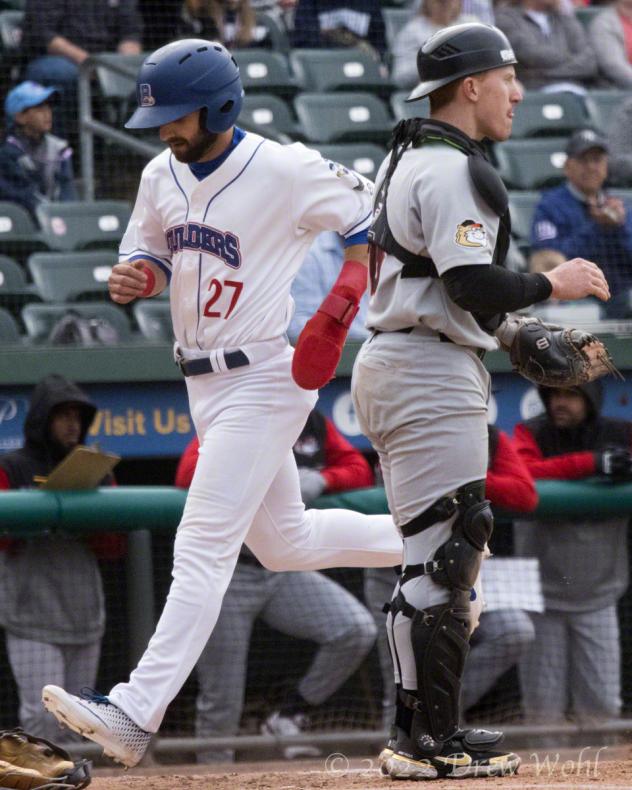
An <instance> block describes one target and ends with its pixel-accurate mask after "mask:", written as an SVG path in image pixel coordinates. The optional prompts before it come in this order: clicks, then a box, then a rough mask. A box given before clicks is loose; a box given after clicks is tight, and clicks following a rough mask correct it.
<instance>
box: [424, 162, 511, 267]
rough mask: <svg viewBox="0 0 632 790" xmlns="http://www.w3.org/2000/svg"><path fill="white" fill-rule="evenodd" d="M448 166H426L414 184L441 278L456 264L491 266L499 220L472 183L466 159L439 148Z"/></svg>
mask: <svg viewBox="0 0 632 790" xmlns="http://www.w3.org/2000/svg"><path fill="white" fill-rule="evenodd" d="M435 151H436V154H435V156H436V157H437V158H441V159H445V162H444V165H445V166H440V163H438V162H436V161H435V163H434V167H430V168H424V171H423V173H422V174H421V175H420V177H419V178H418V179H416V181H415V184H414V189H415V192H416V195H415V197H416V201H414V202H416V203H417V209H418V211H419V215H420V217H421V228H422V235H423V239H424V243H425V246H426V250H427V254H428V256H429V257H430V258H432V260H433V261H434V263H435V266H436V267H437V271H438V272H439V274H440V275H441V274H443V273H444V272H446V271H448V270H449V269H452V268H454V267H455V266H467V265H469V264H473V265H478V264H490V263H491V262H492V258H493V254H494V247H495V245H496V237H497V235H498V225H499V219H498V216H497V215H496V214H494V213H493V212H492V211H491V209H490V208H489V207H488V206H487V205H486V204H485V203H484V202H483V200H482V199H481V197H480V196H479V194H478V193H477V192H476V190H475V188H474V185H473V184H472V181H471V179H470V175H469V171H468V164H467V157H466V156H463V155H462V154H461V153H457V152H450V151H449V150H446V149H435Z"/></svg>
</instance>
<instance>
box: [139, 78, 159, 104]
mask: <svg viewBox="0 0 632 790" xmlns="http://www.w3.org/2000/svg"><path fill="white" fill-rule="evenodd" d="M138 93H139V98H140V101H139V104H140V106H141V107H153V106H154V104H155V103H156V100H155V99H154V97H153V96H152V95H151V85H150V84H149V83H148V82H141V84H140V85H139V86H138Z"/></svg>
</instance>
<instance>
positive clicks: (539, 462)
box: [514, 423, 596, 480]
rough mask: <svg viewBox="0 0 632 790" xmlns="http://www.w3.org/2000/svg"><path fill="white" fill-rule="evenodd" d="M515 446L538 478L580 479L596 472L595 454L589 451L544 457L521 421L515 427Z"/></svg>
mask: <svg viewBox="0 0 632 790" xmlns="http://www.w3.org/2000/svg"><path fill="white" fill-rule="evenodd" d="M514 447H515V448H516V450H517V451H518V454H519V455H520V457H521V458H522V460H523V461H524V462H525V464H526V465H527V468H528V470H529V471H530V472H531V474H532V475H533V477H534V478H535V479H536V480H539V479H542V480H546V479H548V480H579V479H580V478H582V477H590V475H594V474H596V469H595V456H594V455H593V453H591V452H589V451H582V452H577V453H564V454H562V455H553V456H551V457H550V458H544V456H543V455H542V451H541V450H540V448H539V447H538V444H537V442H536V441H535V438H534V437H533V434H532V433H531V431H530V430H529V429H528V428H527V427H526V426H525V425H523V424H521V423H519V424H518V425H516V427H515V428H514Z"/></svg>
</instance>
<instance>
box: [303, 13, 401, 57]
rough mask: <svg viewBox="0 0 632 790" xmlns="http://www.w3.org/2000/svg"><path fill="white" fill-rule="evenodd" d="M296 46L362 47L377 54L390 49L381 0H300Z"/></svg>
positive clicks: (380, 55)
mask: <svg viewBox="0 0 632 790" xmlns="http://www.w3.org/2000/svg"><path fill="white" fill-rule="evenodd" d="M292 44H293V46H295V47H358V48H360V49H363V50H365V51H367V52H369V53H371V55H373V56H374V57H375V58H382V57H383V55H384V54H385V52H386V34H385V30H384V18H383V17H382V9H381V6H380V2H379V0H299V1H298V5H297V6H296V13H295V15H294V33H293V36H292Z"/></svg>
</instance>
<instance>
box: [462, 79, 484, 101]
mask: <svg viewBox="0 0 632 790" xmlns="http://www.w3.org/2000/svg"><path fill="white" fill-rule="evenodd" d="M461 90H462V91H463V95H464V96H465V97H466V98H467V99H469V100H470V101H474V102H476V101H478V100H479V98H480V95H481V86H480V82H479V80H478V79H477V77H476V75H473V76H471V77H465V78H464V79H463V81H462V83H461Z"/></svg>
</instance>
